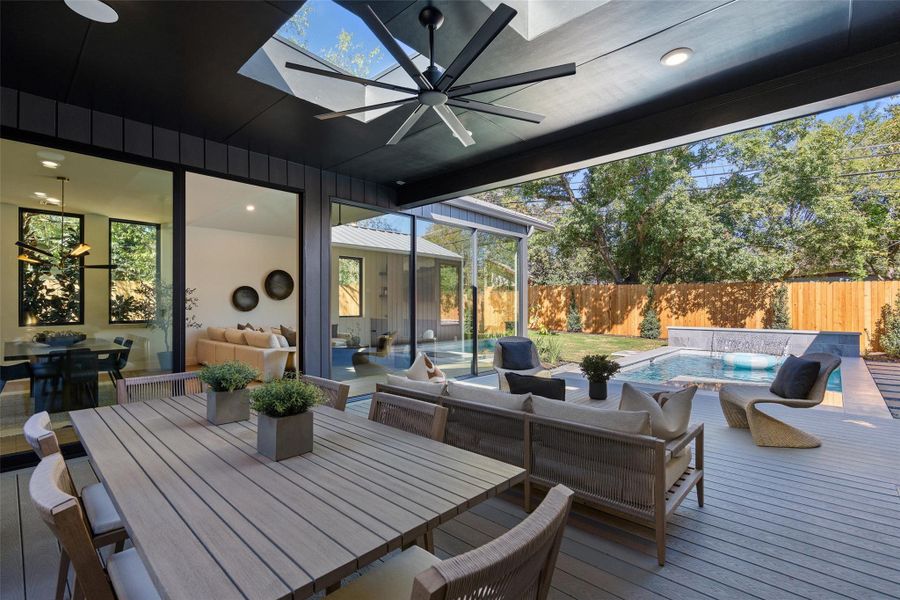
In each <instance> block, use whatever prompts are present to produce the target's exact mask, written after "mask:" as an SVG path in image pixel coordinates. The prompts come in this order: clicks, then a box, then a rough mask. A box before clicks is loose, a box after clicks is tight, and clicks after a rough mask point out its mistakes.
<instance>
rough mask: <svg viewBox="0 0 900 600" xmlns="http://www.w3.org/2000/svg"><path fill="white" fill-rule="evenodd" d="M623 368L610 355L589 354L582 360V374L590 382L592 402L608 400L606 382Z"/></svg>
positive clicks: (589, 388) (589, 390)
mask: <svg viewBox="0 0 900 600" xmlns="http://www.w3.org/2000/svg"><path fill="white" fill-rule="evenodd" d="M621 368H622V367H621V365H619V363H617V362H616V361H614V360H612V359H610V357H609V354H588V355H587V356H585V357H584V358H583V359H581V372H582V373H583V374H584V376H585V378H586V379H587V380H588V396H589V397H590V398H591V399H592V400H606V382H607V381H609V378H610V377H612V376H613V375H615V374H616V373H618V372H619V369H621Z"/></svg>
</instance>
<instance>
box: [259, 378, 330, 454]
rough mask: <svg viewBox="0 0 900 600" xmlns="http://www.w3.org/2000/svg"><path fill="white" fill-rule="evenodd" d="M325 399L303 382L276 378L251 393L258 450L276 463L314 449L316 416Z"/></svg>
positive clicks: (319, 392) (311, 386) (317, 389)
mask: <svg viewBox="0 0 900 600" xmlns="http://www.w3.org/2000/svg"><path fill="white" fill-rule="evenodd" d="M322 400H323V397H322V392H321V391H320V390H319V388H317V387H316V386H314V385H312V384H310V383H306V382H305V381H301V380H299V379H276V380H273V381H269V382H268V383H264V384H263V385H261V386H259V387H257V388H255V389H253V390H251V391H250V402H251V405H252V406H253V410H255V411H257V412H258V413H259V417H258V419H257V424H256V449H257V450H259V453H260V454H262V455H264V456H268V457H269V458H271V459H272V460H284V459H285V458H290V457H292V456H297V455H299V454H303V453H305V452H309V451H311V450H312V448H313V415H312V413H311V412H309V409H310V408H312V407H313V406H315V405H316V404H319V403H320V402H321V401H322Z"/></svg>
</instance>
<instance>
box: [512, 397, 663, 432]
mask: <svg viewBox="0 0 900 600" xmlns="http://www.w3.org/2000/svg"><path fill="white" fill-rule="evenodd" d="M529 405H530V406H529V408H530V410H529V412H532V413H534V414H535V415H537V416H538V417H547V418H549V419H558V420H560V421H568V422H570V423H578V424H580V425H589V426H591V427H599V428H601V429H609V430H611V431H620V432H622V433H637V434H640V435H649V434H650V431H651V430H650V413H648V412H647V411H633V412H630V411H625V410H612V409H608V408H606V409H604V408H594V407H592V406H585V405H583V404H572V403H571V402H560V401H559V400H550V399H549V398H542V397H540V396H532V397H531V401H530V402H529Z"/></svg>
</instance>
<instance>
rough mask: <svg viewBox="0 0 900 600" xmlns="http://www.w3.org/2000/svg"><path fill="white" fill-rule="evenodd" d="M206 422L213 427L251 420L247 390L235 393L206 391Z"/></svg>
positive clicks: (235, 391)
mask: <svg viewBox="0 0 900 600" xmlns="http://www.w3.org/2000/svg"><path fill="white" fill-rule="evenodd" d="M206 420H207V421H209V422H210V423H212V424H213V425H223V424H225V423H234V422H235V421H249V420H250V395H249V391H248V390H247V389H243V390H234V391H233V392H216V391H213V390H207V391H206Z"/></svg>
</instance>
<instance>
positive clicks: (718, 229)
mask: <svg viewBox="0 0 900 600" xmlns="http://www.w3.org/2000/svg"><path fill="white" fill-rule="evenodd" d="M481 197H482V198H483V199H486V200H489V201H492V202H496V203H498V204H501V205H504V206H507V207H509V208H513V209H516V210H519V211H524V212H527V213H529V214H533V215H535V216H538V217H541V218H544V219H546V220H548V221H550V222H551V223H553V225H554V230H553V231H552V232H548V233H537V234H535V235H534V236H533V237H532V238H531V240H530V243H529V244H530V250H529V253H530V256H529V258H530V261H531V268H532V271H531V276H532V280H533V281H534V282H535V283H543V284H569V283H592V282H615V283H674V282H704V281H758V280H780V279H784V278H787V277H801V276H820V275H824V274H829V273H846V274H848V275H849V276H851V277H854V278H863V277H870V276H874V277H880V278H895V277H898V276H900V102H898V101H897V99H892V101H890V102H888V103H887V104H886V105H885V106H883V107H881V108H874V109H873V108H870V109H861V110H860V111H858V112H856V113H855V114H849V115H847V116H844V117H839V118H834V119H832V120H825V119H822V118H817V117H805V118H801V119H795V120H791V121H785V122H782V123H776V124H774V125H771V126H767V127H763V128H758V129H753V130H750V131H744V132H740V133H736V134H732V135H727V136H723V137H719V138H713V139H710V140H705V141H703V142H700V143H696V144H691V145H687V146H678V147H675V148H670V149H667V150H662V151H658V152H652V153H649V154H644V155H640V156H636V157H633V158H628V159H624V160H619V161H616V162H611V163H606V164H601V165H597V166H594V167H590V168H588V169H584V170H581V171H576V172H573V173H566V174H563V175H558V176H555V177H550V178H547V179H542V180H538V181H533V182H529V183H526V184H522V185H518V186H514V187H510V188H504V189H500V190H494V191H492V192H487V193H485V194H482V195H481Z"/></svg>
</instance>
